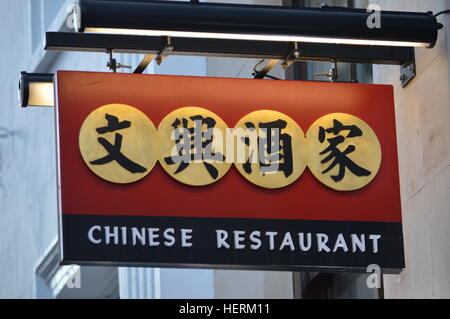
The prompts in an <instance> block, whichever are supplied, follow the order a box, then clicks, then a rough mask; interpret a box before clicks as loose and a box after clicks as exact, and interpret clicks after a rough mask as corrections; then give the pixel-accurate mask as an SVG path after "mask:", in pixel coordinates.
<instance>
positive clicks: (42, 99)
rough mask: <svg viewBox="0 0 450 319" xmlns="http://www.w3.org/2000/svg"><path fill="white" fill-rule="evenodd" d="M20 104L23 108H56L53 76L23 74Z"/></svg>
mask: <svg viewBox="0 0 450 319" xmlns="http://www.w3.org/2000/svg"><path fill="white" fill-rule="evenodd" d="M19 103H20V105H21V106H22V107H28V106H54V105H55V98H54V85H53V74H48V73H26V72H22V73H21V76H20V80H19Z"/></svg>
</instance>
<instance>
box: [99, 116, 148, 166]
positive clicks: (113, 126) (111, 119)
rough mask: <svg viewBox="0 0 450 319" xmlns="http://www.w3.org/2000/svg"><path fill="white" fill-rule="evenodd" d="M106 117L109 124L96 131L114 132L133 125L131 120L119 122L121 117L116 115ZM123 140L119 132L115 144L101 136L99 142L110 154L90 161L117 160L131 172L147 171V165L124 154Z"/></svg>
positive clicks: (109, 161)
mask: <svg viewBox="0 0 450 319" xmlns="http://www.w3.org/2000/svg"><path fill="white" fill-rule="evenodd" d="M105 118H106V120H107V121H108V125H107V126H105V127H100V128H97V129H96V131H97V133H99V134H106V133H114V132H116V131H119V130H124V129H127V128H129V127H131V122H130V121H122V122H119V119H118V118H117V117H116V116H114V115H110V114H105ZM122 140H123V136H122V135H121V134H119V133H115V138H114V145H113V144H111V143H110V142H109V141H108V140H107V139H105V138H103V137H99V138H98V142H99V143H100V144H101V145H102V146H103V148H104V149H105V150H106V151H107V152H108V155H106V156H105V157H102V158H99V159H97V160H95V161H91V162H90V163H91V164H92V165H104V164H107V163H111V162H113V161H116V162H117V163H118V164H119V165H120V166H121V167H123V168H124V169H126V170H127V171H129V172H130V173H144V172H146V171H147V169H146V168H145V167H143V166H141V165H139V164H137V163H135V162H133V161H132V160H130V159H129V158H127V157H126V156H125V155H124V154H122V152H121V148H122Z"/></svg>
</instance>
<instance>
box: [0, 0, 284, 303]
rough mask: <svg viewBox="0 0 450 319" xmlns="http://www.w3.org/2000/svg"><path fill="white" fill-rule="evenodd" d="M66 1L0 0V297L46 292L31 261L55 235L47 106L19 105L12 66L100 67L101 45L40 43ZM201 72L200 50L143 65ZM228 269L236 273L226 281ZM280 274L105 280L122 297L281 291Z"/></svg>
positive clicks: (164, 274) (60, 24) (125, 273)
mask: <svg viewBox="0 0 450 319" xmlns="http://www.w3.org/2000/svg"><path fill="white" fill-rule="evenodd" d="M72 2H73V1H72V0H67V1H65V2H64V1H61V0H60V1H55V0H19V1H18V0H2V1H1V9H2V11H3V12H7V13H8V14H5V15H3V18H2V19H0V30H2V31H1V32H0V41H1V43H3V44H5V46H4V47H3V50H2V51H1V52H0V59H1V61H3V63H2V71H1V72H0V84H1V85H0V283H1V284H0V298H34V297H37V296H47V297H51V291H48V289H47V288H48V287H44V286H45V283H42V279H41V278H39V277H37V276H36V269H37V266H38V265H39V264H40V263H41V261H42V260H45V258H46V255H47V253H48V251H50V250H51V247H52V246H53V244H54V243H55V240H56V238H57V204H56V203H57V197H56V194H57V189H56V153H55V122H54V110H53V108H27V109H21V108H20V107H19V105H18V99H17V91H18V79H19V75H20V72H21V71H25V70H26V71H28V72H49V73H53V72H55V71H56V70H84V71H101V72H108V69H107V68H106V61H107V55H106V54H104V53H77V52H61V53H52V52H45V51H44V49H43V45H44V32H45V31H49V30H51V31H58V30H63V31H65V27H64V26H65V19H66V17H67V11H66V7H67V5H69V4H70V3H72ZM61 28H62V29H61ZM116 58H117V59H118V61H119V62H121V63H123V64H126V65H131V66H133V67H135V66H137V64H138V63H139V61H140V59H141V58H142V56H139V55H117V56H116ZM221 63H227V62H226V61H221V62H219V63H217V64H216V67H217V68H218V69H226V67H223V66H222V67H221ZM249 65H250V64H249ZM210 66H211V65H210ZM119 71H120V72H130V71H129V70H119ZM207 72H208V65H207V60H206V58H199V57H197V58H193V57H169V58H168V59H167V60H165V62H164V63H163V64H162V65H161V66H156V65H155V64H152V65H150V66H149V68H148V71H147V73H158V74H177V75H197V76H204V75H207ZM217 75H222V76H228V74H220V73H217ZM44 268H45V267H44ZM96 270H97V269H96ZM83 273H84V274H85V276H87V277H86V278H89V280H90V281H92V280H94V279H95V278H106V275H108V274H106V273H105V274H103V273H102V274H101V275H105V276H100V275H99V274H97V275H95V271H94V272H92V271H90V270H87V269H85V270H83V268H82V269H81V273H80V274H81V283H82V285H84V284H83V282H85V281H84V280H83V278H84V277H83ZM225 273H226V274H231V277H230V276H225V275H224V274H225ZM92 274H93V276H91V275H92ZM221 274H222V275H221ZM233 276H234V277H235V280H237V281H235V283H236V284H232V285H230V282H229V281H230V280H232V279H233ZM283 276H285V278H286V279H287V281H286V284H284V282H283V281H281V282H280V278H279V277H278V276H273V274H270V273H268V274H263V273H258V274H256V275H251V276H247V273H246V272H224V273H221V272H216V271H213V270H179V269H136V268H120V269H119V271H118V275H117V276H116V277H118V278H116V279H112V280H118V281H119V283H120V289H119V290H120V295H121V297H123V298H215V297H225V298H227V297H231V298H233V297H234V298H237V297H239V296H245V297H249V298H258V297H264V296H266V297H273V298H282V297H286V296H289V294H290V293H291V292H290V291H291V290H292V283H291V282H290V279H291V277H290V276H289V275H287V277H286V274H283ZM108 278H109V277H108ZM36 283H37V284H36ZM277 285H278V286H277ZM222 287H223V288H222ZM256 287H257V288H258V289H256ZM273 287H278V288H277V289H274V288H273ZM82 288H83V287H82ZM42 289H43V290H42ZM37 290H40V291H37ZM44 290H45V291H44ZM239 293H241V294H239ZM291 294H292V293H291ZM100 295H101V294H100ZM71 296H72V297H89V298H92V297H95V294H94V292H93V291H89V292H86V293H83V291H76V293H74V292H73V291H70V290H68V289H65V288H64V289H63V290H62V293H60V297H62V298H70V297H71Z"/></svg>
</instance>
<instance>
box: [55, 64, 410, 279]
mask: <svg viewBox="0 0 450 319" xmlns="http://www.w3.org/2000/svg"><path fill="white" fill-rule="evenodd" d="M57 96H58V106H57V111H56V112H57V118H58V129H59V131H58V134H59V145H58V146H59V173H60V176H59V177H60V187H61V188H60V210H61V217H62V218H61V228H62V239H63V240H62V244H63V253H64V254H63V262H65V263H73V262H77V263H80V264H83V263H84V264H96V263H105V262H107V263H112V264H121V265H123V264H132V265H159V266H166V265H167V266H171V265H172V266H173V265H174V264H176V265H179V266H180V265H181V266H187V267H191V266H192V267H220V268H251V269H280V270H288V269H305V268H308V269H310V268H314V269H317V268H332V269H362V268H365V267H367V266H368V265H370V264H378V265H380V266H381V267H383V268H385V269H387V270H398V269H401V268H403V267H404V257H403V240H402V230H401V207H400V190H399V176H398V160H397V144H396V133H395V114H394V99H393V89H392V87H391V86H385V85H366V84H346V83H321V82H300V81H273V80H253V79H226V78H206V77H179V76H159V75H136V74H110V73H90V72H65V71H61V72H58V74H57ZM110 104H125V105H129V106H132V107H134V108H136V109H138V110H139V111H141V112H142V113H144V114H145V115H146V116H147V117H148V118H149V119H150V120H151V121H152V122H153V123H154V125H155V126H156V127H158V125H159V124H160V123H161V121H162V120H163V119H164V117H166V116H167V115H168V114H169V113H171V112H173V111H175V110H178V109H180V108H184V107H188V106H195V107H200V108H204V109H207V110H209V111H211V112H213V113H215V114H216V115H218V116H219V117H220V118H221V119H222V120H223V121H224V122H225V123H226V124H227V126H228V127H230V128H233V127H235V125H236V123H238V122H239V121H240V120H241V119H242V118H243V117H245V116H246V115H247V114H249V113H252V112H254V111H258V110H272V111H277V112H281V113H283V114H285V115H287V116H289V117H290V118H291V119H292V120H294V121H295V122H296V123H297V124H298V126H300V127H301V128H302V129H303V131H304V132H305V133H306V132H307V131H308V128H310V127H311V126H312V125H313V123H314V122H315V121H317V120H318V119H320V118H322V117H324V116H326V115H328V114H333V113H345V114H350V115H352V116H355V117H357V118H359V119H361V120H363V121H364V122H365V123H367V124H368V126H370V127H371V128H372V130H373V131H374V132H375V134H376V136H377V138H378V141H379V144H380V146H381V153H382V160H381V166H380V168H379V171H378V173H377V174H376V176H375V177H374V178H373V180H372V181H371V182H370V183H369V184H367V185H366V186H365V187H363V188H361V189H358V190H355V191H347V192H342V191H336V190H334V189H332V188H330V187H327V186H326V185H324V184H322V183H321V182H319V181H318V180H317V178H315V177H314V175H313V174H312V173H311V171H310V169H309V168H306V169H305V171H304V172H303V174H302V175H301V176H300V177H299V178H298V179H297V180H296V181H295V182H293V183H292V184H290V185H289V186H287V187H284V188H280V189H267V188H261V187H258V186H256V185H254V184H252V183H250V182H249V181H247V180H246V179H245V178H243V177H242V176H241V174H240V172H239V171H238V170H237V169H236V167H235V166H232V167H231V168H230V169H229V171H228V172H227V173H226V174H225V175H224V176H223V177H222V178H221V179H220V180H218V181H217V182H215V183H213V184H211V185H208V186H201V187H195V186H189V185H186V184H182V183H180V182H179V181H177V180H175V179H174V178H172V177H171V176H170V175H169V174H167V173H166V172H165V171H164V169H163V167H162V166H161V164H160V163H159V162H158V163H157V164H156V166H155V167H154V168H153V169H152V170H151V172H150V173H148V175H147V176H146V177H145V178H142V179H141V180H139V181H137V182H134V183H130V184H117V183H111V182H108V181H106V180H103V179H101V178H99V177H98V176H97V175H96V174H94V173H93V172H92V171H91V170H90V169H89V167H88V166H87V165H86V164H85V162H84V160H83V157H82V156H81V154H80V147H79V137H80V129H81V127H82V125H83V123H84V121H85V120H86V118H87V117H88V116H89V115H90V114H91V113H92V112H93V111H95V110H96V109H98V108H100V107H102V106H105V105H110ZM105 124H106V122H105ZM341 124H342V123H341ZM344 124H345V123H344ZM330 132H332V130H331V131H330ZM92 134H93V136H94V137H93V138H94V139H97V137H96V136H95V134H96V132H93V133H92ZM111 143H112V142H111ZM123 143H125V141H124V142H123ZM347 173H351V172H349V171H348V169H347ZM143 228H145V229H146V231H145V232H144V231H142V233H139V235H137V233H136V232H137V230H142V229H143ZM275 233H276V234H275ZM286 234H289V235H286ZM144 235H145V236H144ZM133 236H134V237H133ZM136 236H137V237H136ZM143 236H144V237H145V238H144V242H143V241H142V239H143V238H142V237H143ZM155 236H156V237H155ZM325 236H326V237H325ZM172 237H173V240H172ZM136 238H138V239H140V241H137V240H136ZM123 239H125V241H124V240H123ZM150 239H152V240H153V242H151V243H150ZM236 242H237V245H236ZM168 243H169V244H172V245H171V246H170V245H167V244H168ZM183 243H184V244H186V243H187V245H183ZM308 246H310V247H309V249H307V248H308ZM255 247H257V248H255Z"/></svg>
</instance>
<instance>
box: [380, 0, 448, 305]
mask: <svg viewBox="0 0 450 319" xmlns="http://www.w3.org/2000/svg"><path fill="white" fill-rule="evenodd" d="M377 3H378V4H379V5H380V6H381V8H382V9H383V10H402V11H430V10H431V11H434V12H435V13H436V12H438V11H441V10H444V9H449V8H450V1H448V0H397V1H392V0H381V1H377ZM438 20H439V21H440V22H442V23H443V24H444V26H445V27H444V29H443V30H441V31H440V33H439V40H438V43H437V45H436V47H435V48H434V49H422V48H421V49H417V50H416V64H417V77H416V78H415V79H414V80H413V81H412V82H411V83H410V84H409V85H408V86H407V87H406V88H401V86H400V81H399V75H400V74H399V68H398V67H395V66H375V67H374V82H375V83H380V84H392V85H393V86H394V89H395V100H396V117H397V137H398V153H399V161H400V179H401V180H400V182H401V196H402V207H403V209H402V211H403V221H404V228H403V229H404V237H405V254H406V269H405V271H404V272H403V273H402V274H400V275H398V276H385V277H384V283H385V297H386V298H449V297H450V241H449V232H448V226H449V225H450V210H449V209H450V101H449V75H448V74H449V44H450V42H449V39H450V38H449V33H448V30H449V28H450V16H449V15H445V16H441V17H439V19H438ZM381 23H383V21H381Z"/></svg>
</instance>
